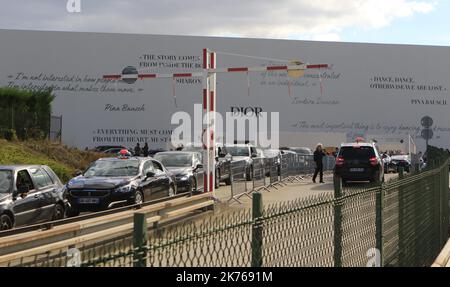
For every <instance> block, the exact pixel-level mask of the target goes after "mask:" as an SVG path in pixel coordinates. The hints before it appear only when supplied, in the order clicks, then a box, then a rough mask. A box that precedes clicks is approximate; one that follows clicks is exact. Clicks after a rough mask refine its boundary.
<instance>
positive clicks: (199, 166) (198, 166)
mask: <svg viewBox="0 0 450 287" xmlns="http://www.w3.org/2000/svg"><path fill="white" fill-rule="evenodd" d="M202 168H203V164H201V163H199V164H197V166H196V167H195V169H196V170H197V169H202Z"/></svg>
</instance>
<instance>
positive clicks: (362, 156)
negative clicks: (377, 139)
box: [339, 146, 375, 160]
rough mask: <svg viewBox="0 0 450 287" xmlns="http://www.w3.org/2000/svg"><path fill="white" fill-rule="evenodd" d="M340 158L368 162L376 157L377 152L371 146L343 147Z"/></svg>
mask: <svg viewBox="0 0 450 287" xmlns="http://www.w3.org/2000/svg"><path fill="white" fill-rule="evenodd" d="M339 156H342V157H344V159H346V160H351V159H357V160H367V159H369V158H372V157H374V156H375V152H374V150H373V148H372V147H370V146H360V147H342V148H341V151H340V152H339Z"/></svg>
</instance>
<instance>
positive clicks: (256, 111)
mask: <svg viewBox="0 0 450 287" xmlns="http://www.w3.org/2000/svg"><path fill="white" fill-rule="evenodd" d="M262 111H263V109H262V108H261V107H231V112H232V113H233V115H243V116H257V117H259V116H261V112H262Z"/></svg>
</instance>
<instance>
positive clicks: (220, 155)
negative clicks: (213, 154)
mask: <svg viewBox="0 0 450 287" xmlns="http://www.w3.org/2000/svg"><path fill="white" fill-rule="evenodd" d="M226 156H227V154H226V153H219V157H226Z"/></svg>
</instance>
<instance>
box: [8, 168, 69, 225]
mask: <svg viewBox="0 0 450 287" xmlns="http://www.w3.org/2000/svg"><path fill="white" fill-rule="evenodd" d="M66 206H67V201H66V200H65V199H64V185H63V184H62V183H61V181H60V180H59V178H58V176H57V175H56V174H55V173H54V172H53V170H52V169H51V168H49V167H48V166H44V165H14V166H0V230H7V229H11V228H13V227H17V226H24V225H30V224H36V223H41V222H46V221H49V220H59V219H63V218H64V212H65V208H66Z"/></svg>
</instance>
